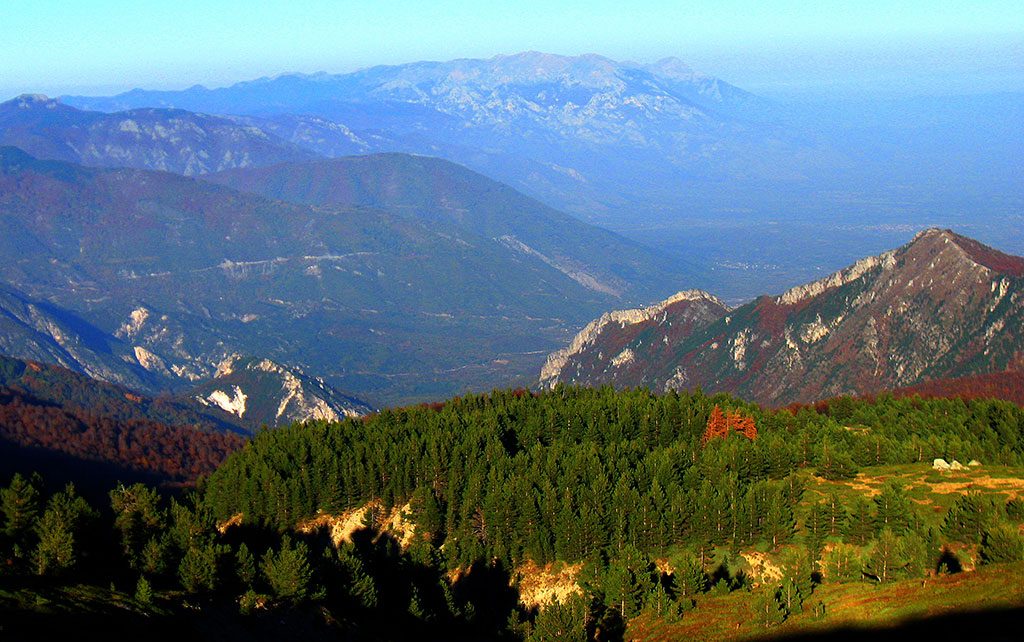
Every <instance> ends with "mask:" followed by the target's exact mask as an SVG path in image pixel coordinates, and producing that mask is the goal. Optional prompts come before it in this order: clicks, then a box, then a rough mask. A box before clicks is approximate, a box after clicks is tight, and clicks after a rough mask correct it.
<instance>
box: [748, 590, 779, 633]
mask: <svg viewBox="0 0 1024 642" xmlns="http://www.w3.org/2000/svg"><path fill="white" fill-rule="evenodd" d="M754 610H755V612H756V613H757V621H758V623H759V624H760V625H761V626H762V627H764V628H766V629H768V628H771V627H773V626H777V625H779V624H782V622H783V621H784V620H785V619H786V608H785V606H784V605H783V604H782V599H781V591H780V589H779V587H778V586H772V585H768V586H765V587H763V588H762V589H761V590H760V591H758V593H757V597H756V598H755V600H754Z"/></svg>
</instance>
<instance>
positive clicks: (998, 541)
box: [981, 524, 1024, 564]
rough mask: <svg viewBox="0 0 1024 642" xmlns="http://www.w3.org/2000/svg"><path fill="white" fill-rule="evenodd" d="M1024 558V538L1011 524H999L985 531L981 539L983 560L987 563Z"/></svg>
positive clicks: (1014, 560)
mask: <svg viewBox="0 0 1024 642" xmlns="http://www.w3.org/2000/svg"><path fill="white" fill-rule="evenodd" d="M1021 560H1024V538H1021V535H1020V531H1019V530H1018V529H1017V527H1015V526H1011V525H1009V524H999V525H997V526H993V527H992V528H990V529H988V530H987V531H985V534H984V536H983V537H982V540H981V561H982V562H983V563H985V564H998V563H1000V562H1019V561H1021Z"/></svg>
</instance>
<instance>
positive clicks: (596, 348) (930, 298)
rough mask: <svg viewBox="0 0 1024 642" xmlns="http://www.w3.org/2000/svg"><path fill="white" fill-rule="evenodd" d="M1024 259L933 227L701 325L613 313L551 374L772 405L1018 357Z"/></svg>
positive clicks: (554, 378) (672, 314)
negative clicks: (632, 324)
mask: <svg viewBox="0 0 1024 642" xmlns="http://www.w3.org/2000/svg"><path fill="white" fill-rule="evenodd" d="M1022 274H1024V258H1021V257H1016V256H1010V255H1007V254H1004V253H1002V252H999V251H998V250H994V249H992V248H989V247H987V246H985V245H983V244H981V243H979V242H978V241H975V240H973V239H970V238H967V237H964V236H960V235H958V234H956V233H954V232H952V231H951V230H945V229H928V230H924V231H923V232H921V233H920V234H918V235H916V236H915V237H914V238H913V240H911V241H910V242H909V243H907V244H906V245H904V246H902V247H900V248H897V249H895V250H892V251H889V252H885V253H883V254H880V255H878V256H873V257H867V258H865V259H861V260H860V261H857V262H856V263H855V264H853V265H851V266H849V267H847V268H845V269H843V270H840V271H838V272H835V273H834V274H831V275H829V276H827V277H825V278H823V279H820V280H818V281H815V282H813V283H808V284H805V285H801V286H798V287H795V288H793V289H791V290H789V291H788V292H786V293H784V294H782V295H780V296H778V297H761V298H759V299H757V300H756V301H753V302H751V303H748V304H746V305H744V306H741V307H740V308H737V309H736V310H733V311H729V312H723V313H721V315H720V317H721V320H720V321H717V320H716V321H715V322H712V323H707V324H705V325H704V326H702V327H698V328H697V329H696V330H694V331H691V332H689V333H680V332H679V331H678V330H677V329H676V328H674V324H678V323H679V322H680V321H681V318H680V317H679V316H677V314H676V310H674V309H673V308H671V307H668V306H665V313H664V314H658V313H656V314H655V319H656V320H657V321H658V323H657V324H654V325H651V322H648V323H647V325H644V326H642V331H640V332H631V331H629V330H628V326H627V325H626V324H620V325H619V327H616V326H615V325H613V322H614V319H615V317H614V315H617V314H622V313H608V314H606V315H604V316H602V317H601V319H598V320H597V321H595V322H593V323H592V324H591V325H590V326H587V329H585V330H584V332H583V333H581V334H580V335H579V336H577V338H576V339H574V341H573V344H572V345H571V346H570V347H569V348H567V349H565V350H564V351H559V352H556V353H554V354H552V355H551V357H550V358H549V360H548V364H547V365H546V366H545V371H543V372H542V373H541V380H542V382H558V381H563V382H566V383H582V384H587V385H600V384H606V383H607V384H612V385H615V386H623V387H626V386H629V387H635V386H649V387H651V388H654V389H658V390H676V389H684V388H691V387H695V386H700V387H702V388H703V389H705V390H716V391H717V390H720V391H727V392H732V393H734V394H738V395H740V396H743V397H746V398H748V399H751V400H753V401H757V402H759V403H764V404H771V405H776V404H786V403H791V402H794V401H801V402H809V401H814V400H816V399H822V398H827V397H831V396H836V395H842V394H864V393H870V392H876V391H878V390H885V389H890V388H894V387H899V386H906V385H914V384H917V383H920V382H922V381H925V380H928V379H932V378H950V377H959V376H965V375H973V374H980V373H986V372H998V371H1001V370H1005V369H1013V368H1019V367H1020V364H1021V363H1024V337H1022V335H1021V332H1020V328H1021V327H1024V325H1022V324H1024V282H1022V281H1021V279H1020V276H1021V275H1022Z"/></svg>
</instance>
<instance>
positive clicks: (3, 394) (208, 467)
mask: <svg viewBox="0 0 1024 642" xmlns="http://www.w3.org/2000/svg"><path fill="white" fill-rule="evenodd" d="M2 442H7V443H10V444H15V445H17V446H22V447H27V448H36V449H43V450H49V451H55V452H60V453H63V454H65V455H70V456H72V457H75V458H79V459H83V460H87V461H96V462H107V463H111V464H116V465H119V466H123V467H125V468H127V469H129V470H134V471H138V472H143V473H149V474H154V475H156V476H158V477H160V478H164V479H167V480H169V481H177V482H187V481H191V480H194V479H196V478H197V477H199V476H200V475H205V474H209V473H210V472H212V471H213V470H214V469H215V468H216V467H217V466H219V465H220V463H221V462H223V461H224V459H225V457H227V456H228V454H230V453H231V452H232V451H234V450H237V449H239V448H241V447H242V446H243V445H244V444H245V440H244V439H243V438H242V437H240V436H238V435H234V434H228V433H214V432H207V431H204V430H201V429H199V428H197V427H194V426H187V425H186V426H174V425H168V424H164V423H159V422H156V421H150V420H145V419H123V418H118V417H111V416H109V415H104V414H102V413H98V412H96V411H90V410H88V409H84V408H67V407H66V408H61V407H57V406H54V405H51V404H49V403H45V402H41V401H39V400H38V399H34V398H32V397H31V396H29V395H26V394H24V393H23V392H20V391H15V390H11V389H9V388H2V387H0V443H2Z"/></svg>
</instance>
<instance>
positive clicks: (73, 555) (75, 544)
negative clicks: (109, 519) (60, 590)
mask: <svg viewBox="0 0 1024 642" xmlns="http://www.w3.org/2000/svg"><path fill="white" fill-rule="evenodd" d="M96 517H97V515H96V513H95V511H93V509H92V508H91V507H90V506H89V504H88V503H87V502H86V501H85V500H84V499H82V498H81V497H80V496H79V495H78V493H77V492H76V491H75V487H74V485H73V484H68V485H67V487H66V488H65V489H64V490H63V491H61V492H59V493H57V494H55V495H54V496H53V497H51V498H50V501H49V503H48V504H47V507H46V511H45V512H44V513H43V516H42V518H40V520H39V522H38V524H37V525H36V533H37V535H38V536H39V544H38V545H37V546H36V551H35V566H36V573H38V574H39V575H50V574H59V573H64V572H67V571H69V570H71V569H73V568H74V567H75V565H76V564H77V563H78V560H79V555H80V552H81V551H80V546H79V545H80V543H81V539H82V536H83V534H84V531H85V528H86V526H87V525H88V523H89V522H90V521H92V520H94V519H96Z"/></svg>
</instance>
